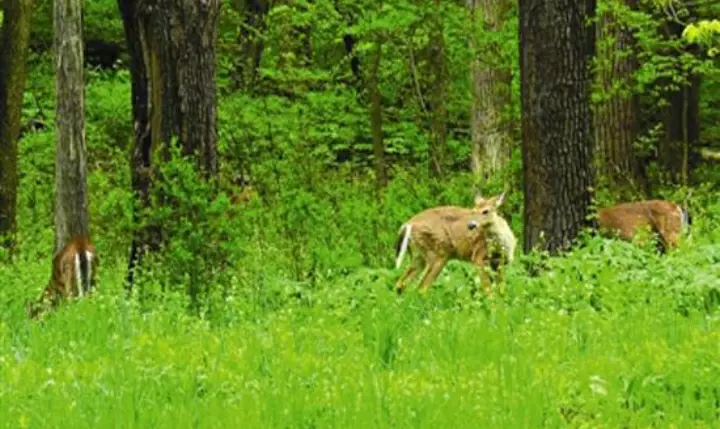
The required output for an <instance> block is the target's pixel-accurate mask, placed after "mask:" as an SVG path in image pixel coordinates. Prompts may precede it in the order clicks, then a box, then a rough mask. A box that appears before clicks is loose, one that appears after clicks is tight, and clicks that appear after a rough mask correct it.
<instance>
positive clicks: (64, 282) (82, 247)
mask: <svg viewBox="0 0 720 429" xmlns="http://www.w3.org/2000/svg"><path fill="white" fill-rule="evenodd" d="M98 263H99V261H98V258H97V254H96V253H95V246H94V245H93V244H92V242H91V241H90V239H89V238H88V237H84V236H78V237H73V238H72V239H70V241H69V242H68V243H67V244H66V245H65V247H64V248H63V249H62V250H61V251H60V252H58V253H57V254H56V255H55V257H54V258H53V263H52V273H51V275H50V281H49V282H48V284H47V286H46V287H45V290H44V291H43V293H42V295H41V296H40V299H38V300H37V302H35V303H28V304H27V308H26V310H27V315H28V317H30V318H36V317H39V316H42V315H44V314H45V313H46V312H47V311H49V310H50V309H53V308H55V307H57V306H58V305H59V304H60V302H61V301H62V300H64V299H68V298H73V297H74V298H82V297H83V296H85V295H88V294H90V292H92V291H93V289H94V288H95V284H96V278H97V277H96V276H97V267H98Z"/></svg>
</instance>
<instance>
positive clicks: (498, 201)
mask: <svg viewBox="0 0 720 429" xmlns="http://www.w3.org/2000/svg"><path fill="white" fill-rule="evenodd" d="M504 201H505V192H503V193H502V194H500V195H498V196H497V197H495V207H500V205H501V204H502V203H503V202H504Z"/></svg>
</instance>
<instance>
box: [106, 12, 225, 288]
mask: <svg viewBox="0 0 720 429" xmlns="http://www.w3.org/2000/svg"><path fill="white" fill-rule="evenodd" d="M118 4H119V6H120V10H121V12H122V15H123V21H124V25H125V33H126V39H127V43H128V47H129V51H130V54H131V75H132V79H133V95H132V97H133V120H134V125H135V148H134V151H133V159H132V162H133V166H132V168H133V189H134V191H135V192H136V197H137V198H138V200H139V204H138V206H139V207H142V206H144V205H147V204H148V195H149V192H150V186H151V185H152V182H151V180H152V177H153V175H152V171H153V166H152V159H153V158H155V159H157V155H156V154H157V152H158V150H162V152H161V153H160V155H161V158H162V159H167V158H168V156H169V152H168V150H167V149H168V148H169V145H170V143H171V142H172V141H173V139H175V138H176V139H177V144H178V145H180V147H181V148H182V153H183V155H186V156H192V157H194V158H195V159H196V160H197V164H198V167H199V168H200V169H201V171H202V172H203V173H204V174H205V176H206V177H208V178H209V177H213V176H215V175H216V173H217V171H218V158H217V111H216V108H217V89H216V85H215V70H216V65H215V51H216V40H217V19H218V14H219V10H220V0H207V1H203V2H190V1H184V0H152V1H139V0H118ZM161 148H162V149H161ZM136 219H137V215H136ZM160 239H161V225H152V226H148V227H146V228H145V229H143V230H140V231H138V232H137V233H136V235H135V237H134V238H133V243H132V245H131V251H130V253H131V254H130V262H129V270H128V287H129V288H131V287H132V281H133V271H134V267H135V265H136V263H137V262H138V259H139V258H140V257H141V255H142V251H144V250H150V251H152V250H155V249H157V248H158V245H159V244H160Z"/></svg>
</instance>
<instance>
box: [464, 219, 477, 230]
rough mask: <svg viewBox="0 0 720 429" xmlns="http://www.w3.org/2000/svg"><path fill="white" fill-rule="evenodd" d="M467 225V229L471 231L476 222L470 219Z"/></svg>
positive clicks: (475, 226)
mask: <svg viewBox="0 0 720 429" xmlns="http://www.w3.org/2000/svg"><path fill="white" fill-rule="evenodd" d="M467 226H468V229H469V230H470V231H472V230H473V229H475V228H477V226H478V223H477V221H474V220H471V221H470V222H468V225H467Z"/></svg>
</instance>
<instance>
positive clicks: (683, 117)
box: [658, 2, 700, 185]
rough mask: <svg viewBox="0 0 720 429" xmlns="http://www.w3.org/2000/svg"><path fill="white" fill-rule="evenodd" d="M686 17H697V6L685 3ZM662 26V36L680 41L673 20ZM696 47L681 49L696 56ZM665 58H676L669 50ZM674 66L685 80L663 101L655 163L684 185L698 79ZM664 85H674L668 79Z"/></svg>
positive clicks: (695, 132) (696, 121) (695, 127)
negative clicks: (663, 30) (660, 135)
mask: <svg viewBox="0 0 720 429" xmlns="http://www.w3.org/2000/svg"><path fill="white" fill-rule="evenodd" d="M684 7H685V8H686V13H687V14H688V16H689V18H692V19H694V18H696V17H697V7H696V6H695V5H694V4H693V3H692V2H688V3H687V4H686V5H684ZM663 18H664V19H665V20H666V21H667V22H666V26H665V37H667V38H668V39H679V38H682V32H683V30H684V29H685V26H684V25H683V24H681V23H679V22H676V21H675V20H668V19H667V18H666V17H663ZM697 50H698V46H696V45H690V46H686V47H685V48H684V51H685V53H690V54H693V55H697ZM667 55H679V53H677V52H674V51H670V50H668V52H667ZM679 63H680V62H678V64H677V65H676V66H675V72H676V73H678V74H679V75H681V76H683V77H684V78H686V80H687V82H686V84H685V85H681V87H680V88H678V89H674V90H670V91H667V93H666V99H667V101H668V102H669V105H668V106H666V107H665V108H664V109H663V112H662V113H663V125H664V130H665V135H664V136H663V138H662V139H661V141H660V143H659V145H658V162H659V164H660V168H661V170H662V171H663V172H666V174H667V176H669V177H667V179H669V181H670V182H672V183H679V184H682V185H687V184H688V180H689V176H690V170H691V168H692V165H691V164H690V153H691V148H692V146H694V145H695V144H696V143H697V141H698V139H699V138H700V114H699V110H700V76H699V75H697V74H689V73H688V71H686V70H685V69H684V68H683V67H682V66H680V64H679ZM664 83H665V84H666V85H670V84H671V83H672V84H676V83H675V82H671V81H670V80H667V81H665V82H664Z"/></svg>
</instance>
